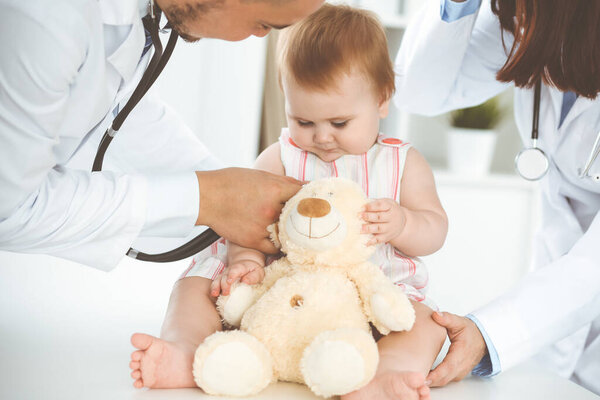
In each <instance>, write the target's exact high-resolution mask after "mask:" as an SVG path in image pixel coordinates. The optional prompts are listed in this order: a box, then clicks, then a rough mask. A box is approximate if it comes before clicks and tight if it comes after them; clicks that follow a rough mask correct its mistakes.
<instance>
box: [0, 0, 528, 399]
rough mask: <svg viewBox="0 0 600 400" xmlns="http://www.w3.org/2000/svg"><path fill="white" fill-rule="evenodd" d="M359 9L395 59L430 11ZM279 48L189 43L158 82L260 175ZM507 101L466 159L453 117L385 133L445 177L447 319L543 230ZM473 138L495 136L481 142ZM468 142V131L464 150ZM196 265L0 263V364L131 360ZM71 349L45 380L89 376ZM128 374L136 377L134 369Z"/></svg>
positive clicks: (192, 121)
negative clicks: (89, 353) (127, 355)
mask: <svg viewBox="0 0 600 400" xmlns="http://www.w3.org/2000/svg"><path fill="white" fill-rule="evenodd" d="M350 3H352V4H354V5H357V6H360V7H365V8H369V9H371V10H373V11H374V12H376V13H377V14H378V15H379V16H380V18H381V20H382V22H383V24H384V26H385V29H386V33H387V35H388V40H389V47H390V55H391V57H392V58H394V57H395V55H396V52H397V50H398V47H399V45H400V42H401V40H402V35H403V33H404V30H405V27H406V25H407V23H408V21H410V19H411V17H412V15H414V12H415V10H416V9H417V7H418V6H419V4H420V3H421V1H420V0H357V1H351V2H350ZM275 42H276V32H273V33H271V34H270V35H269V36H268V37H266V38H262V39H258V38H250V39H248V40H245V41H243V42H239V43H228V42H223V41H219V40H208V39H207V40H201V41H199V42H198V43H195V44H188V43H184V42H183V41H181V40H180V41H179V43H178V45H177V47H176V49H175V52H174V54H173V57H172V59H171V61H170V63H169V64H168V65H167V67H166V69H165V71H164V73H163V75H162V76H161V77H160V78H159V80H158V81H157V84H156V90H158V91H159V92H160V94H161V95H162V97H163V98H164V99H165V101H166V102H167V103H168V104H170V105H171V106H172V107H173V108H174V109H175V110H176V111H177V112H178V113H179V114H180V115H181V117H182V118H183V119H184V120H185V121H186V122H187V123H188V124H189V125H190V126H191V127H192V129H193V130H194V132H196V133H197V135H198V136H199V137H200V138H201V139H202V141H203V142H204V143H205V144H206V145H207V146H208V147H209V148H210V149H211V150H212V151H213V152H214V154H215V155H217V156H218V157H220V158H221V159H222V160H223V161H224V162H225V163H226V164H228V165H231V166H244V167H249V166H251V165H252V163H253V161H254V159H255V157H256V155H257V154H258V152H259V150H260V149H261V148H263V147H265V146H266V145H268V144H270V143H272V142H273V141H275V140H276V138H277V136H278V135H279V131H280V129H281V127H282V126H284V124H285V122H284V121H285V120H284V117H283V103H282V95H281V93H280V91H279V88H278V86H277V80H276V72H275V66H274V61H273V57H274V54H273V50H274V45H275ZM496 102H497V103H496V105H495V106H497V108H498V110H499V111H498V112H497V114H499V115H498V117H499V118H496V119H497V121H488V123H485V121H484V125H486V124H487V125H489V126H488V127H491V128H493V129H492V130H493V131H494V132H495V133H493V134H492V139H489V138H488V139H482V140H479V141H482V142H485V143H483V144H481V145H482V146H484V147H481V148H480V147H473V150H472V151H469V152H467V151H463V152H462V153H461V154H459V155H458V156H457V155H456V154H454V155H453V154H452V152H451V150H452V148H454V147H456V145H453V144H452V143H453V140H454V139H452V137H453V133H452V132H453V131H454V129H455V128H463V129H464V128H466V129H473V126H468V125H469V123H467V124H466V125H467V126H459V125H460V124H458V123H457V122H456V119H457V118H452V116H450V115H441V116H437V117H430V118H428V117H421V116H416V115H410V114H406V113H403V112H400V111H399V110H397V109H395V108H393V107H392V110H391V112H390V116H389V117H388V118H387V119H386V120H385V121H384V122H383V123H382V127H381V131H382V132H383V133H385V134H386V135H388V136H395V137H398V138H401V139H402V140H406V141H409V142H411V143H412V144H413V145H414V146H415V147H416V148H417V149H418V150H419V151H420V152H421V153H422V154H423V155H424V156H425V157H426V158H427V159H428V160H429V162H430V163H431V165H432V167H433V169H434V173H435V177H436V182H437V185H438V191H439V195H440V197H441V200H442V203H443V205H444V207H445V209H446V211H447V213H448V216H449V220H450V229H449V234H448V238H447V241H446V244H445V246H444V247H443V248H442V249H441V250H440V251H439V252H437V253H436V254H434V255H431V256H428V257H425V261H426V263H427V264H428V265H429V267H430V287H431V289H430V297H431V298H432V299H433V301H434V302H436V303H437V304H438V306H439V307H440V309H442V310H448V311H452V312H455V313H459V314H462V313H467V312H469V311H472V310H473V309H475V308H477V307H479V306H481V305H483V304H485V303H486V302H488V301H489V300H491V299H492V298H494V297H495V296H497V295H498V294H500V293H501V292H503V291H504V290H506V289H507V288H508V287H510V286H511V285H512V284H513V283H514V282H515V281H516V280H518V279H519V277H521V276H522V275H523V274H525V273H526V272H527V271H528V270H529V263H530V258H531V253H530V248H531V241H532V239H533V235H534V232H535V229H536V226H537V221H538V216H537V214H536V212H535V210H536V209H537V208H536V202H537V200H536V199H537V190H538V189H537V187H536V186H535V184H532V183H529V182H526V181H524V180H522V179H520V178H519V177H517V175H516V174H515V173H514V172H513V160H514V156H515V155H516V153H517V152H518V150H519V149H520V148H521V143H520V139H519V136H518V134H517V128H516V126H515V124H514V121H513V117H512V93H510V92H507V93H503V94H502V95H500V96H499V97H498V99H497V100H496ZM474 112H475V114H476V117H475V118H476V119H481V118H483V119H484V120H485V119H486V118H487V117H486V115H487V114H489V109H487V111H486V110H483V111H482V112H483V114H480V115H479V116H477V112H478V111H477V110H475V111H474ZM486 113H487V114H486ZM478 129H481V128H478ZM483 130H486V131H488V130H489V129H483ZM466 135H467V136H469V137H474V138H478V139H481V138H484V137H489V135H487V134H486V133H485V132H481V131H477V132H470V133H467V134H466ZM458 136H459V137H461V135H460V134H459V135H458ZM464 136H465V133H464V132H462V139H459V140H465V138H464ZM464 146H465V144H461V145H460V146H459V147H461V148H463V149H464V148H465V147H464ZM469 146H470V145H469ZM473 146H479V145H478V144H473ZM485 146H487V147H485ZM467 153H472V154H475V155H478V156H481V155H484V154H488V153H489V155H490V158H489V160H487V159H485V157H483V160H481V158H482V157H478V158H480V159H479V160H470V159H467V157H468V155H469V154H467ZM460 161H463V162H462V163H461V162H460ZM476 162H478V163H480V165H479V166H476V165H475V164H476ZM166 243H167V242H165V241H160V242H156V243H155V245H156V246H154V247H153V248H151V249H149V250H153V251H160V250H161V246H162V247H164V248H168V247H169V246H171V245H172V243H170V242H169V243H168V245H167V244H166ZM143 250H146V249H143ZM188 263H189V260H183V261H180V262H176V263H170V264H147V263H142V262H137V261H134V260H131V259H128V258H124V259H123V261H122V262H121V264H120V265H119V266H118V267H117V268H116V269H114V270H113V271H111V272H109V273H104V272H99V271H96V270H93V269H91V268H89V267H82V266H80V265H77V264H75V263H72V262H68V261H64V260H60V259H55V258H52V257H48V256H43V255H23V254H12V253H6V252H0V317H1V318H0V354H2V355H4V356H6V355H7V354H8V355H10V354H12V355H13V357H9V358H10V359H12V360H13V361H11V363H7V362H3V361H2V359H3V358H4V359H7V358H5V357H0V377H2V379H1V380H2V381H4V382H8V381H10V380H11V379H26V378H25V376H26V375H25V371H26V373H27V376H29V375H30V374H34V373H36V369H35V365H36V360H35V359H29V358H26V357H25V358H23V357H19V356H18V355H16V354H17V353H18V352H19V351H20V348H21V347H22V346H23V345H27V346H34V348H37V347H36V346H38V347H39V350H40V351H47V350H48V348H50V347H53V346H57V344H56V343H58V341H60V343H69V348H70V350H71V351H75V350H77V349H79V348H81V349H84V348H85V346H88V345H89V342H90V337H92V338H93V342H94V345H95V346H96V345H97V346H102V345H103V344H106V357H110V355H111V354H112V353H111V352H112V351H116V350H115V349H114V348H111V345H109V343H113V344H114V343H119V346H118V347H119V349H121V350H122V349H124V348H127V347H128V346H129V344H128V340H129V337H128V335H126V334H124V333H123V332H129V331H131V332H133V331H143V332H148V333H151V334H155V335H158V334H159V329H160V323H161V321H162V318H163V315H164V311H165V309H166V305H167V302H168V297H169V293H170V290H171V287H172V285H173V283H174V282H175V280H176V279H177V277H178V276H179V274H180V273H181V272H182V271H183V270H184V269H185V268H186V266H187V265H188ZM90 332H96V334H93V333H90ZM73 349H75V350H73ZM63 350H65V351H67V350H66V349H60V348H58V349H57V348H55V349H54V351H55V353H56V354H57V358H56V359H55V360H54V361H53V364H52V365H54V367H53V368H52V370H48V369H46V370H44V371H37V372H38V373H42V374H53V373H54V374H58V373H59V372H56V371H60V373H64V371H65V370H64V368H68V370H69V371H70V373H71V374H75V375H76V374H78V373H80V374H83V373H85V372H84V371H85V368H86V364H85V360H84V359H82V362H81V365H75V366H72V365H71V366H66V365H61V364H60V359H61V358H60V354H61V353H60V352H61V351H63ZM121 350H119V351H121ZM53 354H54V353H53ZM15 359H16V360H19V362H17V364H16V365H15V363H14V360H15ZM61 368H62V369H61ZM123 375H124V377H127V375H128V372H127V363H126V360H123ZM0 394H1V391H0ZM0 397H2V396H1V395H0Z"/></svg>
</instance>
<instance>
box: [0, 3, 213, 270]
mask: <svg viewBox="0 0 600 400" xmlns="http://www.w3.org/2000/svg"><path fill="white" fill-rule="evenodd" d="M146 5H147V1H145V0H58V1H44V0H28V1H22V0H0V10H1V11H2V12H1V13H0V40H1V42H2V57H0V71H1V73H0V249H1V250H8V251H17V252H30V253H45V254H50V255H54V256H58V257H63V258H67V259H70V260H74V261H77V262H80V263H83V264H87V265H90V266H93V267H97V268H100V269H104V270H108V269H110V268H112V267H114V266H115V265H116V264H117V262H118V261H119V260H120V259H121V257H122V256H123V255H124V253H125V251H126V250H127V249H128V248H129V246H130V245H131V244H132V242H133V241H134V239H135V238H136V237H137V236H138V235H140V234H141V235H144V236H186V235H187V234H188V233H189V232H190V230H191V229H192V227H193V225H194V223H195V220H196V218H197V213H198V205H199V193H198V185H197V183H196V178H195V175H194V173H193V171H194V170H199V169H213V168H216V167H218V166H219V163H218V162H217V161H216V160H215V159H214V158H212V156H210V155H209V153H208V151H207V150H206V148H205V147H204V146H203V145H202V144H201V143H200V142H199V141H198V139H196V138H195V137H194V135H193V134H192V132H190V130H189V129H188V128H187V127H186V126H185V125H184V124H183V123H182V122H181V121H180V120H179V119H178V117H177V116H176V115H175V114H174V113H173V112H172V111H171V110H169V109H168V108H167V107H165V105H164V104H163V103H161V102H160V101H158V100H157V99H156V98H153V97H152V95H151V94H148V95H146V96H145V98H144V99H143V100H142V101H141V102H140V103H139V104H138V106H137V107H136V108H135V109H134V111H133V112H132V113H131V114H130V117H129V119H128V120H127V121H126V122H125V124H124V125H123V127H122V128H121V130H120V132H119V133H118V134H117V136H116V138H115V139H114V140H113V142H112V144H111V146H110V147H109V149H108V151H107V154H106V158H105V162H104V168H103V172H102V173H94V174H92V173H90V172H89V171H90V169H91V165H92V161H93V158H94V154H95V151H96V149H97V147H98V143H99V142H100V139H101V137H102V135H103V133H104V131H105V130H106V128H107V127H108V126H109V125H110V124H111V122H112V119H113V118H114V115H115V111H116V109H117V107H119V108H118V109H120V108H122V107H123V106H124V105H125V103H126V101H127V100H128V97H129V95H130V94H131V92H132V90H133V89H134V87H135V86H136V84H137V82H138V81H139V79H140V78H141V76H142V74H143V71H144V69H145V66H146V64H147V62H148V60H149V57H150V55H151V52H148V54H146V56H145V57H144V58H143V59H142V60H141V61H140V56H141V54H142V49H143V47H144V42H145V35H144V29H143V26H142V23H141V17H142V15H143V14H144V13H145V12H144V10H145V7H146Z"/></svg>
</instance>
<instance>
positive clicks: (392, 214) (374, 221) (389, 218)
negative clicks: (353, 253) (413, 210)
mask: <svg viewBox="0 0 600 400" xmlns="http://www.w3.org/2000/svg"><path fill="white" fill-rule="evenodd" d="M362 218H363V220H365V221H366V222H368V223H367V224H365V225H363V227H362V233H371V234H373V239H371V240H370V241H369V243H367V244H369V245H372V244H377V243H387V242H389V241H390V240H392V239H393V238H395V237H397V236H399V235H400V234H401V233H402V231H403V230H404V227H405V226H406V215H405V214H404V210H403V209H402V207H400V204H398V203H397V202H396V201H394V200H393V199H377V200H374V201H372V202H370V203H368V204H367V205H366V206H365V211H364V212H363V213H362Z"/></svg>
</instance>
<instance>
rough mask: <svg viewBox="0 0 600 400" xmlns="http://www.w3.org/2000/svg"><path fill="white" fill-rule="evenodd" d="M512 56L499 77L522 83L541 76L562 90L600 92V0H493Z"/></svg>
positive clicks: (525, 84)
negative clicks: (599, 22)
mask: <svg viewBox="0 0 600 400" xmlns="http://www.w3.org/2000/svg"><path fill="white" fill-rule="evenodd" d="M491 7H492V11H493V12H494V13H495V14H496V15H497V16H498V19H499V20H500V25H501V27H502V29H503V31H504V32H505V35H504V36H503V40H504V44H505V47H506V48H507V52H508V59H507V61H506V63H505V64H504V66H503V67H502V68H501V69H500V71H498V73H497V75H496V77H497V79H498V80H499V81H502V82H514V83H515V85H516V86H517V87H533V86H534V85H535V82H536V81H537V80H538V78H542V79H543V81H544V83H546V84H548V85H550V86H555V87H557V88H558V89H559V90H561V91H563V92H566V91H573V92H575V93H577V94H578V95H580V96H583V97H588V98H595V97H596V96H597V95H598V93H600V46H599V45H598V39H599V38H600V28H599V24H598V21H600V0H492V2H491Z"/></svg>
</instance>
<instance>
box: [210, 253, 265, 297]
mask: <svg viewBox="0 0 600 400" xmlns="http://www.w3.org/2000/svg"><path fill="white" fill-rule="evenodd" d="M264 277H265V269H264V266H263V265H260V264H259V263H257V262H256V261H254V260H240V261H236V262H234V263H233V264H231V265H230V266H229V267H227V268H225V269H224V270H223V272H222V273H221V275H219V276H217V277H216V278H215V280H214V281H213V282H212V284H211V285H210V295H211V296H213V297H217V296H218V295H219V294H220V293H221V294H223V295H224V296H227V295H229V291H230V289H231V285H233V284H234V283H235V282H236V281H241V282H243V283H246V284H248V285H254V284H256V283H260V282H262V280H263V278H264Z"/></svg>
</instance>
